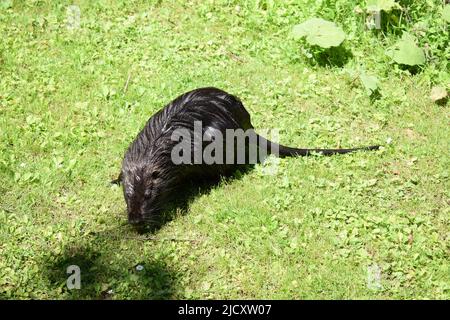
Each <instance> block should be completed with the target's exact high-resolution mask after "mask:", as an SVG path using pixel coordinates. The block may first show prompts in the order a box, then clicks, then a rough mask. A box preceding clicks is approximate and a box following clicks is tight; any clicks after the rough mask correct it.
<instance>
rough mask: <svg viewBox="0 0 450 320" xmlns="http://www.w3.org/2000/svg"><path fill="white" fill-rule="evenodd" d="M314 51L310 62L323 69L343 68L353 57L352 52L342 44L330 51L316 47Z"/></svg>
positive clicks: (329, 49)
mask: <svg viewBox="0 0 450 320" xmlns="http://www.w3.org/2000/svg"><path fill="white" fill-rule="evenodd" d="M313 51H314V53H313V54H312V55H313V56H312V59H310V62H312V63H313V64H317V65H319V66H321V67H338V68H341V67H343V66H345V65H346V64H347V62H348V61H349V60H350V59H351V58H352V57H353V54H352V52H351V51H350V50H349V49H347V48H346V47H345V46H344V45H342V44H341V45H340V46H339V47H331V48H328V49H322V48H319V47H316V48H315V50H313Z"/></svg>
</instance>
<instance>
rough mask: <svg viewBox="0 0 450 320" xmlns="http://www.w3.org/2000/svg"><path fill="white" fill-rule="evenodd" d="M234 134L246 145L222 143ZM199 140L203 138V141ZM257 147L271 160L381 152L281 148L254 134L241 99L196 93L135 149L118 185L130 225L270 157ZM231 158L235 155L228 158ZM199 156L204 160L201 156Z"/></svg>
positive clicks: (172, 107) (179, 101)
mask: <svg viewBox="0 0 450 320" xmlns="http://www.w3.org/2000/svg"><path fill="white" fill-rule="evenodd" d="M198 124H200V125H201V126H200V127H199V126H198ZM198 129H200V133H199V132H198ZM239 129H242V130H239ZM196 130H197V131H196ZM230 130H232V131H233V130H234V131H235V132H238V131H240V132H241V133H242V132H243V131H245V132H246V133H247V136H245V135H244V141H245V143H244V144H241V145H240V146H239V145H238V146H236V145H235V144H234V142H235V140H234V139H235V138H233V140H231V141H232V143H233V146H232V148H231V149H228V145H227V144H229V143H230V140H226V141H225V140H224V139H222V140H220V139H218V138H222V137H223V136H224V135H226V134H227V133H228V132H229V131H230ZM199 135H200V136H201V137H200V139H197V138H199ZM189 138H190V140H189ZM202 138H203V139H202ZM252 138H256V140H252ZM196 139H197V140H196ZM213 142H214V143H216V147H217V148H216V149H217V150H213V151H214V152H211V153H210V158H211V157H213V159H212V161H211V159H208V158H207V157H205V158H202V152H204V151H205V152H206V151H207V148H208V145H210V144H212V143H213ZM254 145H257V149H258V152H259V151H260V150H261V149H265V150H266V154H265V155H267V154H274V155H275V156H278V157H286V156H306V155H309V154H311V153H320V154H323V155H332V154H344V153H348V152H352V151H356V150H376V149H378V148H379V146H370V147H363V148H353V149H298V148H291V147H286V146H283V145H279V144H276V143H274V142H271V141H269V140H266V139H264V138H263V137H261V136H259V135H257V134H256V133H255V132H254V131H253V126H252V124H251V122H250V115H249V113H248V112H247V110H246V109H245V108H244V106H243V105H242V103H241V101H240V100H239V99H238V98H236V97H235V96H233V95H231V94H228V93H226V92H225V91H222V90H219V89H216V88H201V89H196V90H193V91H190V92H187V93H185V94H183V95H181V96H179V97H178V98H176V99H175V100H173V101H172V102H171V103H169V104H168V105H167V106H165V107H164V108H163V109H162V110H160V111H159V112H157V113H156V114H155V115H153V116H152V117H151V118H150V119H149V120H148V122H147V124H146V125H145V127H144V128H143V129H142V131H141V132H140V133H139V134H138V135H137V137H136V139H135V140H134V141H133V142H132V143H131V145H130V146H129V148H128V150H127V152H126V154H125V157H124V160H123V164H122V170H121V173H120V175H119V178H118V179H117V180H116V181H115V182H117V183H122V185H123V192H124V196H125V201H126V204H127V211H128V220H129V222H130V223H131V224H142V223H149V222H152V221H154V220H155V217H157V213H158V212H159V211H160V210H161V209H162V208H163V206H165V204H166V203H167V202H169V201H170V199H171V198H174V197H177V190H178V189H177V188H178V187H179V185H180V184H181V183H182V182H184V181H186V180H189V179H193V178H199V177H201V178H206V179H209V178H217V177H220V176H227V175H229V174H231V173H233V172H234V171H235V170H236V169H238V168H240V167H242V166H243V165H246V164H249V163H255V162H260V161H261V160H263V158H264V157H265V156H264V153H263V155H262V156H261V155H260V153H258V154H257V156H256V157H253V158H252V156H251V154H250V153H251V152H250V151H251V150H250V149H251V147H253V146H254ZM180 146H181V147H180ZM183 146H184V148H183ZM177 148H178V149H177ZM175 149H177V152H174V150H175ZM219 149H221V150H219ZM224 150H226V152H225V153H224V152H223V151H224ZM252 150H255V149H252ZM219 151H221V154H219V153H220V152H219ZM230 151H231V152H230ZM239 151H243V154H244V156H243V157H244V158H239V157H238V155H239ZM230 153H231V154H232V155H231V156H230V157H228V155H230ZM253 153H254V152H253ZM199 154H200V158H199V157H197V155H199ZM214 157H215V158H214ZM250 158H252V159H253V161H251V159H250ZM180 159H181V160H182V161H180ZM183 159H184V160H183ZM242 159H245V160H243V161H242ZM255 159H256V161H255Z"/></svg>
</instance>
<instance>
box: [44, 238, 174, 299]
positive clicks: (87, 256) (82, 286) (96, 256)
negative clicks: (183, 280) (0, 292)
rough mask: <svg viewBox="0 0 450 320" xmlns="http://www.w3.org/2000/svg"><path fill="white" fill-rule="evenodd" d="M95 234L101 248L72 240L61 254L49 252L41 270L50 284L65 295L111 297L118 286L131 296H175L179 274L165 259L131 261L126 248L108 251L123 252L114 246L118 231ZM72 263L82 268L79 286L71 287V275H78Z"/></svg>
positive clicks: (163, 297)
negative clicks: (176, 280)
mask: <svg viewBox="0 0 450 320" xmlns="http://www.w3.org/2000/svg"><path fill="white" fill-rule="evenodd" d="M93 236H94V238H95V239H92V240H93V241H94V242H97V243H98V245H99V248H95V247H94V246H95V245H92V246H89V245H86V244H76V243H73V244H69V245H68V246H67V249H66V250H65V251H63V252H61V253H59V254H56V255H55V254H50V253H49V254H48V255H46V258H45V259H44V261H43V262H42V270H43V273H44V276H45V277H46V278H47V280H48V282H49V286H50V287H53V288H58V290H59V292H60V294H61V296H62V297H63V298H64V299H69V300H72V299H74V300H84V299H93V300H110V299H114V298H115V295H116V291H117V290H120V291H124V290H126V294H125V295H126V297H127V298H130V299H173V298H174V297H175V289H174V281H175V279H176V276H175V274H174V273H173V272H172V271H170V270H169V269H168V267H167V264H166V263H165V262H164V261H163V260H153V261H140V262H138V263H136V261H134V262H131V263H130V257H126V252H125V253H124V257H122V258H120V257H119V258H118V257H117V255H114V256H111V255H108V254H107V253H105V252H115V253H116V254H119V255H120V253H118V252H117V250H116V251H114V248H113V247H117V246H118V243H117V241H115V239H117V238H115V236H116V237H118V236H120V235H119V234H110V232H106V233H98V234H94V235H93ZM105 246H106V249H107V250H105ZM107 246H110V247H111V248H109V249H111V250H109V249H108V248H107ZM131 259H132V258H131ZM131 261H132V260H131ZM71 266H72V268H73V267H74V266H75V267H77V268H79V269H78V270H79V271H80V272H79V288H76V287H75V288H73V287H72V288H71V287H69V283H71V284H73V285H74V284H75V283H76V282H75V281H74V282H72V280H71V279H70V278H72V276H74V275H75V273H74V272H73V269H72V270H71V269H70V268H69V267H71ZM68 268H69V269H68ZM120 288H122V289H120ZM123 288H125V289H123ZM129 289H134V290H129Z"/></svg>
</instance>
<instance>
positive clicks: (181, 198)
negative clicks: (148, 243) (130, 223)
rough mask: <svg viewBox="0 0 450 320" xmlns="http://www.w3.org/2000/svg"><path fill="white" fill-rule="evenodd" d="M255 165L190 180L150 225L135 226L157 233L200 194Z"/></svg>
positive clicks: (235, 177) (207, 192) (146, 231)
mask: <svg viewBox="0 0 450 320" xmlns="http://www.w3.org/2000/svg"><path fill="white" fill-rule="evenodd" d="M253 168H254V166H253V165H242V166H240V167H239V169H237V170H235V171H232V172H231V173H229V174H227V175H225V176H222V177H217V178H213V179H197V180H193V181H189V182H187V183H185V184H183V185H181V186H179V189H178V190H177V191H176V195H177V196H176V197H173V198H172V199H171V201H169V202H168V204H167V205H166V206H165V207H164V208H163V210H162V211H161V212H160V213H159V215H158V216H157V217H156V218H155V220H154V222H153V223H152V224H150V225H145V226H139V227H133V229H134V230H135V231H136V232H137V233H139V234H147V233H150V234H151V233H155V232H157V231H158V230H159V229H161V228H162V227H163V226H164V225H165V224H166V223H168V222H170V221H172V220H174V219H175V218H176V217H177V216H179V215H185V214H187V212H188V211H189V206H190V204H191V203H192V202H193V201H194V200H195V199H196V198H197V197H199V196H202V195H208V194H209V193H210V192H211V190H212V189H213V188H215V187H217V186H219V185H220V184H221V183H222V182H231V181H234V180H239V179H241V178H242V177H243V176H244V175H245V174H246V173H248V172H249V171H251V170H253Z"/></svg>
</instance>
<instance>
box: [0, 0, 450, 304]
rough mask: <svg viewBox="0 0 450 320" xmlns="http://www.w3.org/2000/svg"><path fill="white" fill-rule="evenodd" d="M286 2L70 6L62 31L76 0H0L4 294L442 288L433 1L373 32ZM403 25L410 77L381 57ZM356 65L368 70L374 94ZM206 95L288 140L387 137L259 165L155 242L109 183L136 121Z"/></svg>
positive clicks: (315, 142) (447, 272) (324, 294)
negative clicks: (315, 30) (225, 95)
mask: <svg viewBox="0 0 450 320" xmlns="http://www.w3.org/2000/svg"><path fill="white" fill-rule="evenodd" d="M282 3H283V4H281V2H275V1H256V0H254V1H246V2H243V3H238V1H191V2H190V3H188V2H185V1H179V2H176V3H174V2H166V1H153V2H151V3H148V1H106V0H104V1H95V2H92V1H75V4H76V5H78V6H79V7H80V10H81V27H80V29H77V30H72V31H71V30H68V29H67V28H66V17H67V13H66V10H67V6H68V5H70V4H72V2H69V1H44V0H34V1H26V2H25V1H12V2H11V1H5V0H2V1H0V34H1V42H0V128H1V131H0V138H1V140H0V141H1V142H0V257H1V259H0V298H7V299H9V298H20V299H28V298H37V299H48V298H56V299H72V298H112V299H136V298H137V299H141V298H142V299H152V298H164V299H166V298H188V299H196V298H242V299H249V298H264V299H280V298H282V299H292V298H295V299H315V298H318V299H360V298H361V299H384V298H387V299H394V298H395V299H398V298H400V299H411V298H439V299H449V298H450V269H449V265H450V264H449V249H450V248H449V236H450V233H449V230H450V228H449V216H450V215H449V214H450V212H449V204H450V196H449V190H450V189H449V168H450V161H449V160H450V159H449V156H448V151H449V147H450V145H449V133H450V132H449V127H448V124H449V113H448V103H447V104H445V102H444V104H436V103H433V102H432V101H431V100H430V98H429V93H430V89H431V87H432V86H433V85H436V84H439V85H441V86H444V87H447V89H448V88H449V85H450V81H449V79H450V77H449V64H448V59H449V57H450V51H449V46H448V27H446V26H445V24H444V23H443V22H442V20H441V19H440V18H439V17H440V12H441V10H442V1H427V4H426V5H425V4H424V5H421V4H420V3H421V2H420V1H417V2H411V1H401V3H402V5H403V6H405V7H406V6H409V8H410V10H409V11H408V15H407V19H403V20H402V22H401V24H400V25H399V26H397V29H396V28H393V27H392V28H391V27H389V26H388V27H386V28H385V29H384V30H382V31H379V32H370V31H367V30H365V29H364V22H363V17H361V15H358V14H356V13H355V12H354V8H355V6H356V5H360V6H361V7H362V6H363V3H362V2H361V1H343V0H342V1H341V0H327V1H312V0H311V1H307V0H304V1H283V2H282ZM313 16H319V17H323V18H326V19H330V20H333V21H335V22H336V23H337V24H338V25H340V26H341V27H342V28H343V29H344V31H345V32H346V33H347V34H348V35H349V36H348V38H347V40H346V41H345V43H344V46H345V49H346V50H349V51H350V52H351V56H350V57H349V58H348V61H345V63H344V65H343V66H338V65H333V64H331V65H330V64H327V63H325V64H322V63H320V61H317V60H311V59H308V58H307V57H305V56H304V55H303V53H302V50H304V49H302V48H303V46H302V44H301V43H299V42H296V41H294V40H293V39H292V38H290V36H289V33H290V30H291V28H292V26H293V25H295V24H297V23H300V22H301V21H304V20H305V19H307V18H310V17H313ZM417 23H422V24H426V25H427V28H426V31H421V30H419V31H417V28H416V29H415V27H414V26H416V24H417ZM402 30H408V31H409V32H412V33H413V34H415V35H416V36H418V38H419V45H420V46H421V47H422V48H425V47H426V48H427V51H426V54H427V63H426V65H424V66H422V67H420V68H419V70H416V72H414V73H411V72H409V71H408V70H405V69H404V68H401V67H399V66H397V65H395V64H392V62H391V60H390V58H389V57H388V56H387V55H386V50H387V49H388V48H389V47H390V46H392V44H393V43H395V42H396V41H397V40H398V39H399V38H400V37H401V32H400V31H402ZM414 30H416V31H414ZM414 32H417V33H414ZM420 32H422V33H420ZM355 70H366V71H367V72H369V73H371V74H374V75H377V77H378V78H379V79H380V90H379V93H380V94H379V96H378V97H375V98H370V97H368V96H367V93H366V91H365V89H364V88H363V87H362V85H361V84H360V82H359V81H355V78H354V76H353V75H352V74H353V73H354V71H355ZM128 77H130V81H129V84H128V87H127V89H126V90H124V88H125V83H126V81H127V79H128ZM202 86H216V87H219V88H222V89H224V90H226V91H228V92H230V93H233V94H236V95H237V96H239V97H240V98H241V99H242V100H243V102H244V105H245V106H246V107H247V109H248V110H249V112H250V113H251V115H252V121H253V124H254V125H255V127H256V128H276V129H279V130H280V134H281V137H280V138H281V142H282V143H284V144H289V145H296V146H303V147H337V146H342V147H349V146H360V145H370V144H382V145H384V148H382V150H380V151H376V152H358V153H355V154H351V155H345V156H335V157H318V156H316V157H308V158H296V159H293V158H291V159H282V160H281V163H280V166H279V170H278V173H277V174H275V175H263V174H262V173H261V170H260V167H259V166H258V167H257V168H256V169H255V170H252V171H250V172H248V173H246V174H244V175H242V176H241V177H239V178H237V179H234V180H230V181H224V182H223V183H221V184H220V185H219V186H217V187H214V188H213V189H211V190H210V191H209V192H203V193H202V194H200V195H198V196H197V197H196V198H195V199H193V201H192V202H191V203H189V207H188V208H187V209H186V210H178V211H177V214H176V215H175V216H174V217H173V219H172V220H171V221H169V222H168V223H166V224H165V225H164V226H163V227H162V228H161V229H160V230H159V231H157V232H156V233H155V234H153V235H152V238H151V239H148V237H149V235H139V234H136V233H135V232H134V231H133V230H132V229H131V228H130V227H128V226H127V224H126V213H125V203H124V200H123V195H122V192H121V190H120V189H119V188H118V187H116V186H110V185H109V181H110V180H111V179H113V178H115V177H116V176H117V174H118V172H119V168H120V165H121V160H122V157H123V154H124V151H125V149H126V148H127V146H128V144H129V143H130V142H131V141H132V140H133V139H134V137H135V135H136V134H137V132H138V131H139V130H140V129H141V127H142V126H143V125H144V124H145V122H146V120H147V119H148V118H149V117H150V116H151V115H152V114H153V113H155V112H156V111H157V110H159V109H160V108H161V107H162V106H164V105H165V104H166V103H168V102H169V101H170V100H172V99H173V98H175V97H176V96H177V95H179V94H181V93H183V92H185V91H188V90H191V89H194V88H197V87H202ZM387 141H388V142H390V143H387ZM71 264H76V265H79V266H80V268H81V286H82V287H81V289H80V290H68V289H67V287H66V279H67V277H68V275H67V274H66V267H67V266H68V265H71ZM137 264H141V265H143V266H144V269H143V270H142V271H136V269H135V266H136V265H137ZM372 265H376V266H378V268H379V269H380V270H381V285H382V288H379V289H373V288H370V287H368V286H367V277H368V274H367V273H368V271H367V270H368V267H369V266H372ZM109 290H112V291H109ZM108 292H109V293H108Z"/></svg>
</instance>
